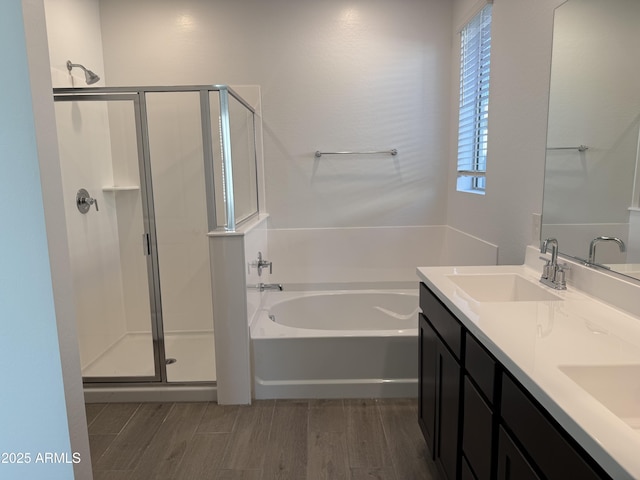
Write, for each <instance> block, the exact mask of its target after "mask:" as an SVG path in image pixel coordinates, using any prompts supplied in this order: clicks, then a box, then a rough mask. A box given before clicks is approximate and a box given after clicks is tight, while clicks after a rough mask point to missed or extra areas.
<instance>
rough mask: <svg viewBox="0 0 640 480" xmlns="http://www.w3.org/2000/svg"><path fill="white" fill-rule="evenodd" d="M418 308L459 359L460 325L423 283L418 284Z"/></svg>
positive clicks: (460, 343)
mask: <svg viewBox="0 0 640 480" xmlns="http://www.w3.org/2000/svg"><path fill="white" fill-rule="evenodd" d="M420 308H421V309H422V311H423V312H424V314H425V316H426V317H427V318H428V319H429V321H430V322H431V325H433V327H434V328H435V330H436V331H437V332H438V335H440V337H441V338H442V340H444V343H445V344H446V345H447V347H448V348H449V349H450V350H451V352H452V353H453V354H454V355H455V357H456V358H458V359H459V358H460V354H461V345H462V324H461V323H460V322H459V321H458V320H457V319H456V318H455V317H454V316H453V314H452V313H451V312H449V310H448V309H447V307H445V306H444V305H443V304H442V302H440V300H438V298H437V297H436V296H435V295H434V294H433V293H431V291H430V290H429V289H428V288H427V286H426V285H425V284H424V283H420Z"/></svg>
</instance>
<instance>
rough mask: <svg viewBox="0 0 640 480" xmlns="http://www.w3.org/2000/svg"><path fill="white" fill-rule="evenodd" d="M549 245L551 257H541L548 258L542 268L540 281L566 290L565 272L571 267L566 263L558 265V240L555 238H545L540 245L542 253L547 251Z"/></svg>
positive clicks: (557, 288)
mask: <svg viewBox="0 0 640 480" xmlns="http://www.w3.org/2000/svg"><path fill="white" fill-rule="evenodd" d="M549 246H551V259H550V260H547V259H546V258H543V257H540V258H542V259H543V260H547V263H546V264H545V266H544V267H543V269H542V276H541V277H540V282H541V283H544V284H545V285H546V286H548V287H551V288H555V289H556V290H566V289H567V282H566V278H565V273H566V271H567V270H568V269H569V267H568V266H567V265H566V264H561V265H558V240H557V239H555V238H547V239H546V240H544V241H543V242H542V245H541V246H540V253H543V254H544V253H547V250H548V248H549Z"/></svg>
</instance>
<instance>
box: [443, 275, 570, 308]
mask: <svg viewBox="0 0 640 480" xmlns="http://www.w3.org/2000/svg"><path fill="white" fill-rule="evenodd" d="M447 277H448V278H449V280H451V281H452V282H453V283H455V284H456V285H457V286H458V287H460V289H461V290H463V291H464V292H465V293H466V294H467V295H469V296H470V297H471V298H473V299H474V300H477V301H478V302H542V301H550V300H562V299H561V298H560V297H558V296H557V295H554V294H553V293H551V292H550V291H549V290H548V289H547V288H546V287H543V286H541V285H538V284H536V283H533V282H531V281H529V280H527V279H526V278H523V277H521V276H520V275H518V274H515V273H499V274H477V275H474V274H469V275H448V276H447Z"/></svg>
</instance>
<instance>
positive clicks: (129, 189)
mask: <svg viewBox="0 0 640 480" xmlns="http://www.w3.org/2000/svg"><path fill="white" fill-rule="evenodd" d="M136 190H140V187H139V186H138V185H125V186H122V187H115V186H106V187H102V191H103V192H133V191H136Z"/></svg>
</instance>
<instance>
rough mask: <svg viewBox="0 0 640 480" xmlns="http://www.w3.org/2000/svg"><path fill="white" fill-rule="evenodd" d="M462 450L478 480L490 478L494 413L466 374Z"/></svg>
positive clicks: (488, 479)
mask: <svg viewBox="0 0 640 480" xmlns="http://www.w3.org/2000/svg"><path fill="white" fill-rule="evenodd" d="M463 405H464V406H463V409H464V415H463V417H462V418H463V419H464V420H463V422H464V423H463V426H462V452H463V453H464V456H465V457H466V459H467V461H468V462H469V464H470V465H471V468H472V469H473V471H474V472H475V475H476V477H477V478H478V480H490V478H491V457H492V450H493V445H492V441H493V438H492V437H493V414H492V412H491V408H489V406H488V405H487V403H486V402H485V401H484V400H483V398H482V396H481V395H480V393H478V390H476V388H475V387H474V385H473V384H472V383H471V381H470V380H469V377H468V376H466V375H465V380H464V402H463Z"/></svg>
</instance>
